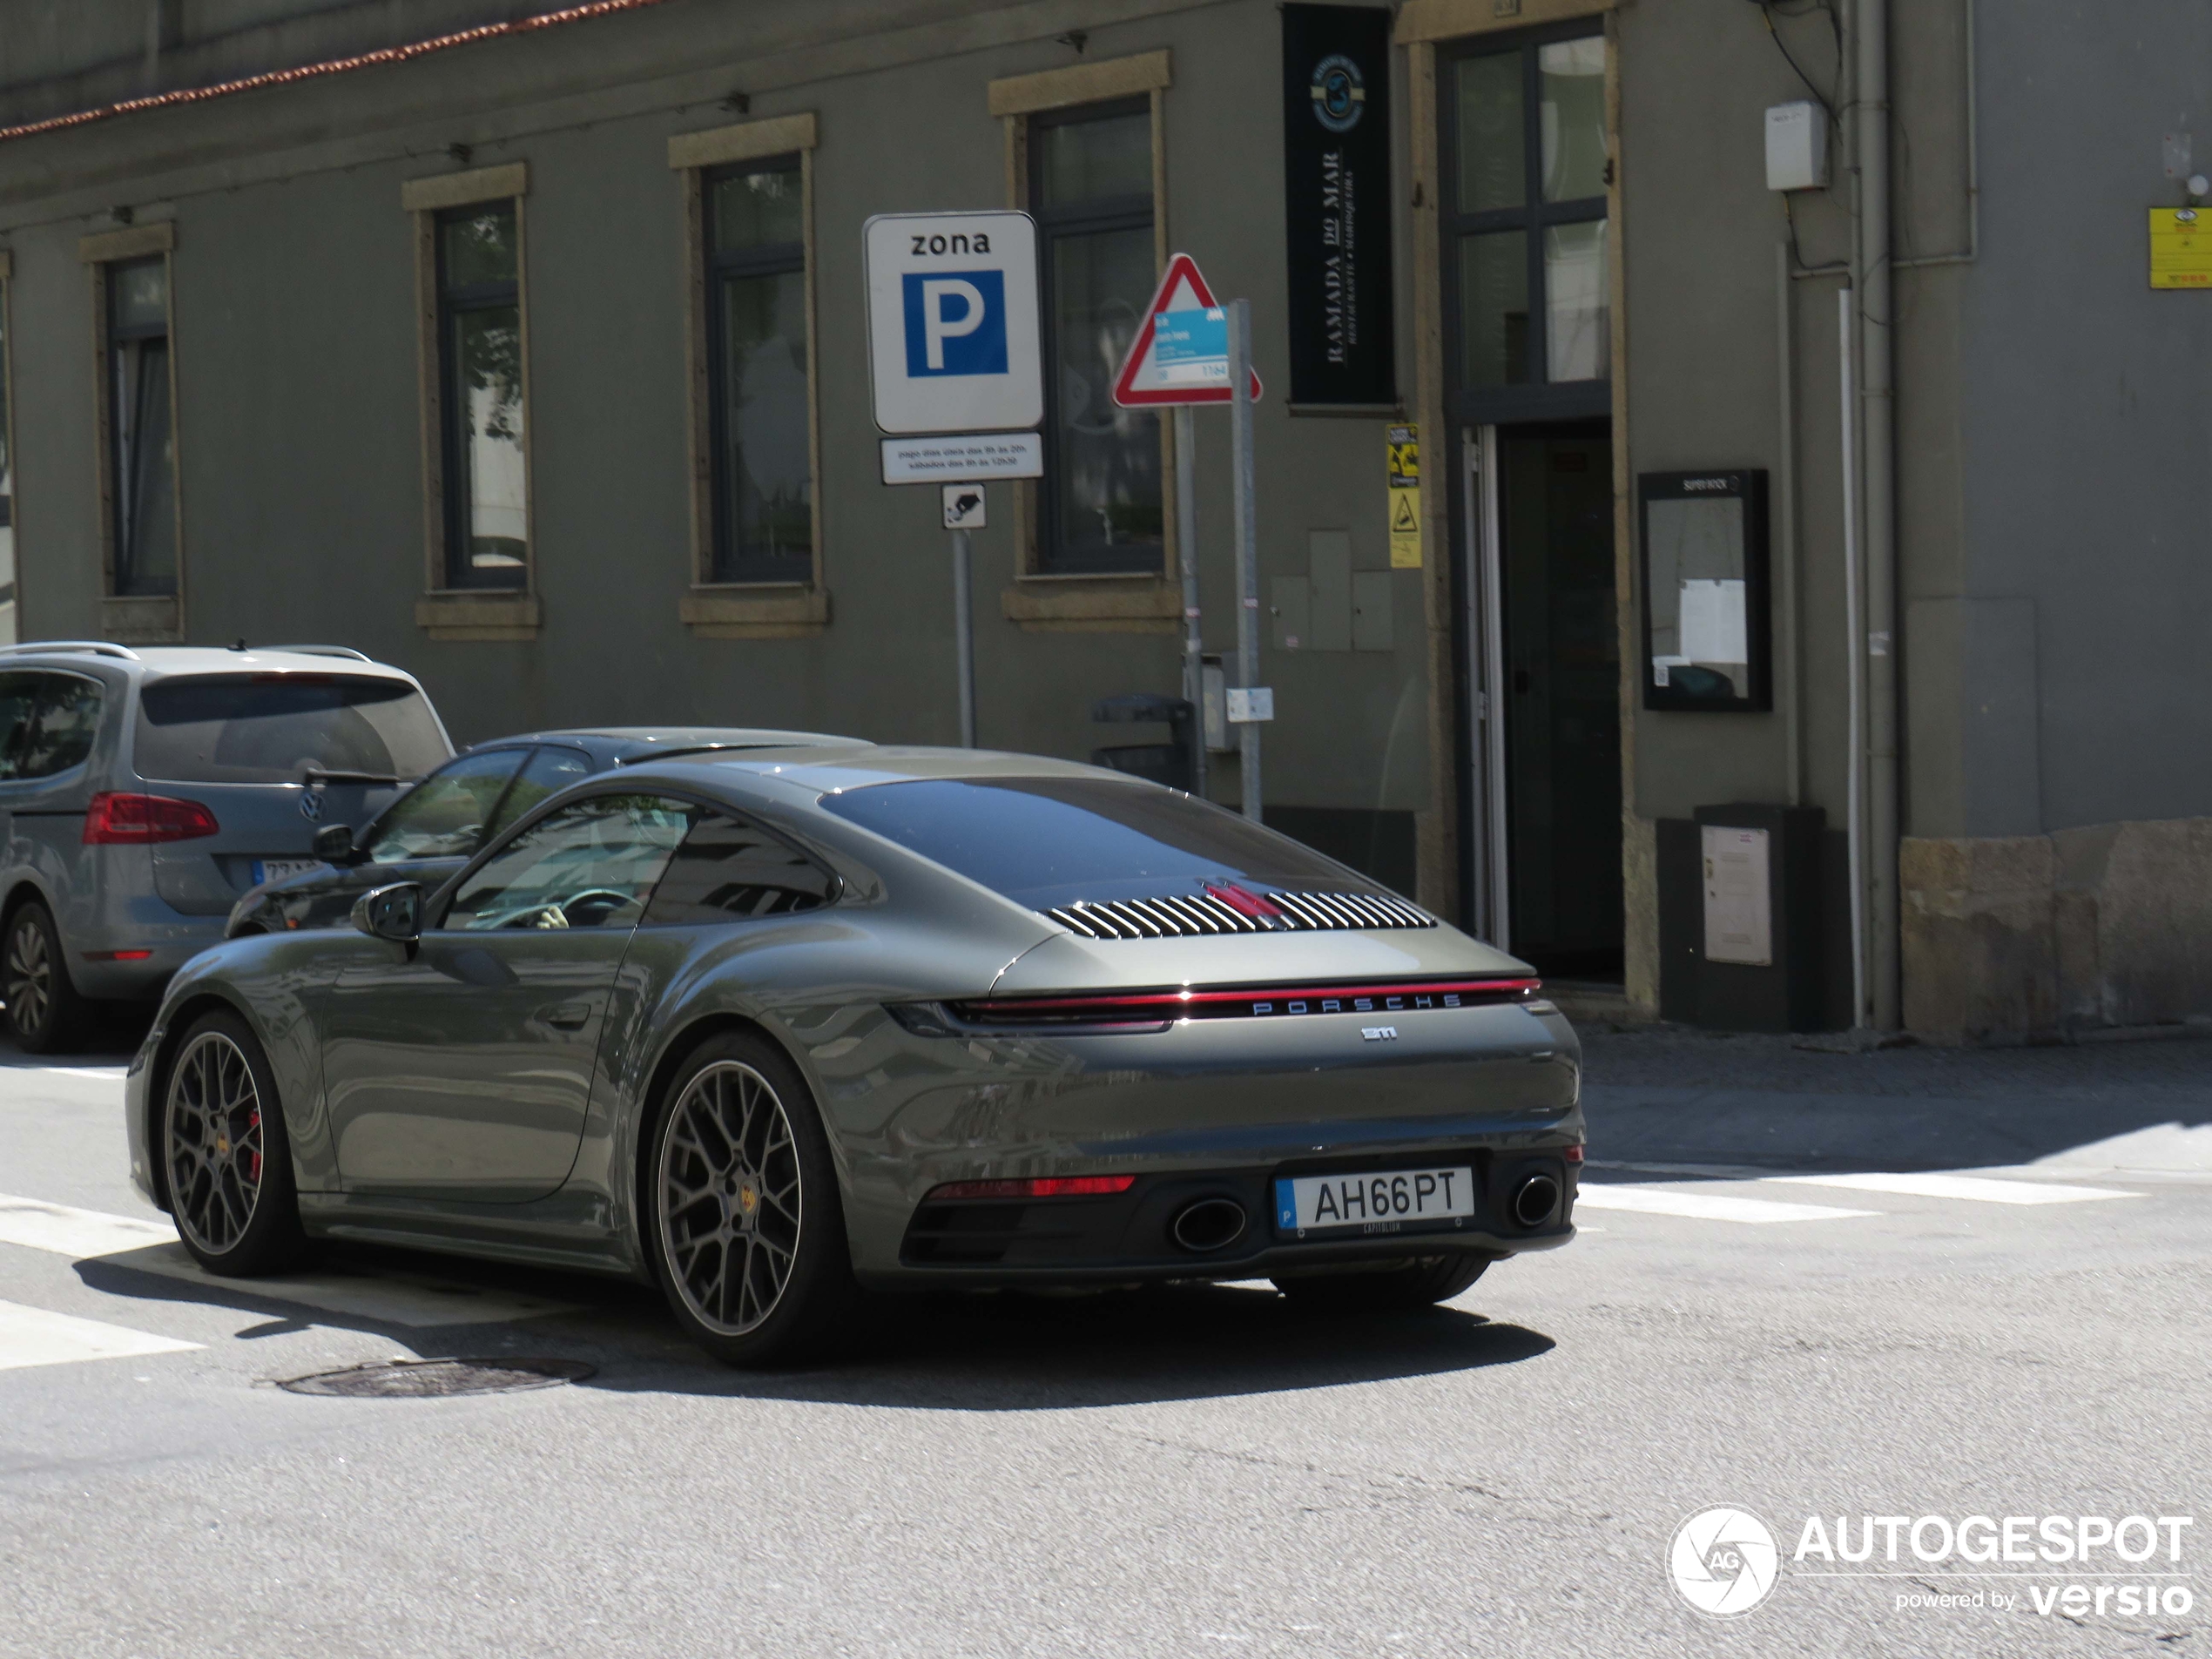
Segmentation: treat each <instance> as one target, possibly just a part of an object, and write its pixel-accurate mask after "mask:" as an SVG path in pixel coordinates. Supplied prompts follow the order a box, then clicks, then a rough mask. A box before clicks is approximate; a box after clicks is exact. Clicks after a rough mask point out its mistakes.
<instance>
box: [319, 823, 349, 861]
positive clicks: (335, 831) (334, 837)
mask: <svg viewBox="0 0 2212 1659" xmlns="http://www.w3.org/2000/svg"><path fill="white" fill-rule="evenodd" d="M353 850H354V829H353V826H352V825H350V824H325V825H324V826H322V827H321V828H320V829H319V830H317V831H316V832H315V839H314V854H315V856H316V857H317V858H319V859H320V860H322V861H323V862H324V863H326V864H343V863H344V862H346V860H347V857H348V856H349V855H350V854H351V853H352V852H353Z"/></svg>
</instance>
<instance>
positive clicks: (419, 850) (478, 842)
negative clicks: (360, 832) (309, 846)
mask: <svg viewBox="0 0 2212 1659" xmlns="http://www.w3.org/2000/svg"><path fill="white" fill-rule="evenodd" d="M527 753H529V751H528V750H526V749H496V750H494V751H492V752H490V753H489V754H474V755H462V757H461V758H460V759H457V760H454V761H451V762H448V764H447V765H443V766H441V767H439V768H438V770H437V771H435V772H432V773H431V774H430V775H429V776H428V778H425V779H423V780H422V781H421V783H419V784H417V785H416V786H415V787H414V788H413V789H412V790H410V791H408V792H407V793H406V794H404V795H402V796H401V797H400V798H399V799H397V800H395V801H394V802H393V803H392V805H391V806H390V807H389V809H388V810H387V811H386V813H384V815H383V817H381V819H377V821H376V823H375V825H374V827H373V828H372V829H371V831H370V833H369V840H368V856H369V860H370V861H371V862H373V863H376V864H393V863H396V862H398V861H399V860H401V859H450V858H467V857H468V856H469V854H470V853H474V852H475V850H476V849H477V848H478V847H479V846H482V845H483V840H484V836H485V833H487V827H488V826H489V824H490V821H491V814H492V809H493V808H494V807H496V806H498V805H499V798H500V795H501V794H502V792H504V791H505V789H506V787H507V785H508V781H509V779H512V778H513V777H514V775H515V771H516V767H518V766H520V765H522V763H523V756H524V755H526V754H527Z"/></svg>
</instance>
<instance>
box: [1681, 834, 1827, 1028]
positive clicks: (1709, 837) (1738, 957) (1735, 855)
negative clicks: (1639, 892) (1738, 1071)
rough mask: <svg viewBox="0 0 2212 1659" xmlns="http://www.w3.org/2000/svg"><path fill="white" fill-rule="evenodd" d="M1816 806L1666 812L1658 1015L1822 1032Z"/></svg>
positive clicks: (1724, 1024) (1695, 1022) (1722, 1025)
mask: <svg viewBox="0 0 2212 1659" xmlns="http://www.w3.org/2000/svg"><path fill="white" fill-rule="evenodd" d="M1823 824H1824V814H1823V813H1822V812H1821V810H1820V808H1818V807H1817V806H1751V805H1743V804H1738V805H1735V806H1700V807H1698V808H1697V809H1696V817H1695V818H1693V819H1661V820H1660V822H1659V849H1658V850H1659V1015H1660V1017H1661V1018H1662V1019H1666V1020H1674V1021H1677V1022H1680V1023H1682V1024H1683V1025H1696V1026H1703V1027H1706V1028H1710V1029H1712V1030H1718V1031H1818V1030H1821V1029H1823V1028H1824V1027H1825V1026H1826V1025H1827V1023H1828V1019H1827V1008H1826V1002H1827V998H1826V995H1825V986H1824V983H1823V975H1822V968H1823V963H1824V956H1825V953H1824V950H1823V934H1824V928H1823V925H1822V910H1823V902H1822V890H1821V830H1822V826H1823Z"/></svg>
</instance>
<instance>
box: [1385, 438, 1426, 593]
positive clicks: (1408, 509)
mask: <svg viewBox="0 0 2212 1659" xmlns="http://www.w3.org/2000/svg"><path fill="white" fill-rule="evenodd" d="M1383 435H1384V437H1385V439H1386V444H1387V447H1386V454H1387V456H1388V459H1387V461H1386V463H1385V473H1386V479H1387V481H1388V483H1389V486H1390V487H1389V489H1386V491H1384V494H1385V496H1386V497H1387V498H1388V501H1389V504H1390V568H1391V569H1392V570H1420V568H1421V429H1420V428H1419V427H1417V426H1393V427H1385V428H1383Z"/></svg>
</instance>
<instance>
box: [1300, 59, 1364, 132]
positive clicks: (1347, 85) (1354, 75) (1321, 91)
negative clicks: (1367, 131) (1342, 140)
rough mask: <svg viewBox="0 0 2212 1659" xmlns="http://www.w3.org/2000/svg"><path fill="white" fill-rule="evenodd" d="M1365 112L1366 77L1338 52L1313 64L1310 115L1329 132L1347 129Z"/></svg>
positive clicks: (1357, 67) (1354, 125) (1355, 123)
mask: <svg viewBox="0 0 2212 1659" xmlns="http://www.w3.org/2000/svg"><path fill="white" fill-rule="evenodd" d="M1366 112H1367V85H1366V77H1365V76H1364V75H1362V74H1360V72H1359V64H1355V63H1353V62H1352V60H1351V59H1350V58H1349V57H1345V55H1344V54H1343V53H1341V52H1332V53H1331V54H1330V55H1329V56H1328V57H1325V58H1323V59H1322V60H1321V61H1320V62H1319V63H1318V64H1315V65H1314V66H1313V118H1314V119H1315V120H1317V121H1318V122H1319V123H1320V124H1321V125H1323V126H1325V127H1326V128H1328V130H1329V131H1330V132H1351V131H1352V128H1354V127H1356V126H1358V125H1359V118H1360V117H1361V116H1363V115H1365V114H1366Z"/></svg>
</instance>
